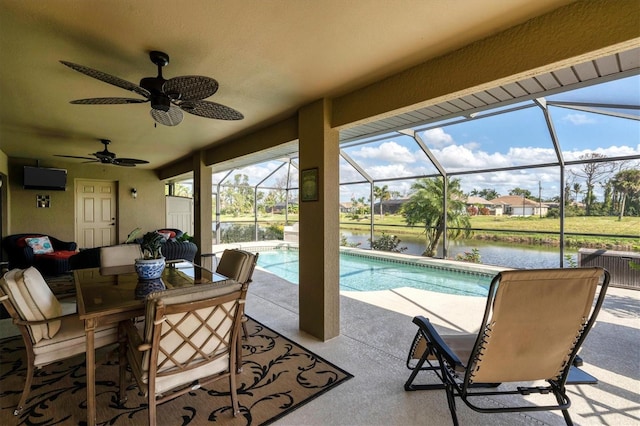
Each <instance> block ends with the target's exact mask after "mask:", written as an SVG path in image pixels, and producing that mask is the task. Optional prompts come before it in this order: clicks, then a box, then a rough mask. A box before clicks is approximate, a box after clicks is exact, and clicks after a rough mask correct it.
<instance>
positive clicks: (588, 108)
mask: <svg viewBox="0 0 640 426" xmlns="http://www.w3.org/2000/svg"><path fill="white" fill-rule="evenodd" d="M548 104H549V105H553V106H556V107H558V108H566V109H572V110H575V111H583V112H590V113H593V114H601V115H608V116H611V117H616V118H625V119H629V120H636V121H640V116H639V115H631V114H624V113H621V112H616V111H608V110H604V109H599V108H615V109H637V110H640V106H637V105H607V104H582V105H580V104H575V103H570V102H548Z"/></svg>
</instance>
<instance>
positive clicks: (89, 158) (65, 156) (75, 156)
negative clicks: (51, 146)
mask: <svg viewBox="0 0 640 426" xmlns="http://www.w3.org/2000/svg"><path fill="white" fill-rule="evenodd" d="M54 157H64V158H77V159H80V160H90V161H100V160H97V159H95V158H91V157H78V156H77V155H54Z"/></svg>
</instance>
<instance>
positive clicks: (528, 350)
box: [473, 268, 602, 383]
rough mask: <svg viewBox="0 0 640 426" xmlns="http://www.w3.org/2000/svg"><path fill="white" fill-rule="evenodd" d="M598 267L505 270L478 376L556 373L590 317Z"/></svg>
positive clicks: (504, 378) (503, 378)
mask: <svg viewBox="0 0 640 426" xmlns="http://www.w3.org/2000/svg"><path fill="white" fill-rule="evenodd" d="M601 274H602V272H601V270H599V269H597V268H584V269H581V268H576V269H553V270H517V271H504V272H502V273H501V276H502V278H501V280H500V285H499V287H498V290H497V293H496V297H495V300H494V304H493V311H492V314H491V318H490V320H489V321H488V324H489V327H488V329H487V330H486V333H485V335H484V343H483V350H482V352H481V355H480V360H479V361H478V362H477V364H476V365H477V367H475V368H474V372H473V380H474V381H475V382H484V383H497V382H516V381H534V380H541V379H553V378H556V377H557V376H558V375H559V374H560V373H561V371H562V369H563V368H564V366H565V365H566V363H567V362H568V361H569V354H570V352H571V349H572V346H573V343H574V342H575V339H576V336H577V335H578V332H579V330H581V329H582V327H583V326H584V322H585V321H586V320H587V318H588V317H589V311H590V310H591V306H592V304H593V299H594V294H595V292H596V289H597V287H598V282H599V280H600V276H601Z"/></svg>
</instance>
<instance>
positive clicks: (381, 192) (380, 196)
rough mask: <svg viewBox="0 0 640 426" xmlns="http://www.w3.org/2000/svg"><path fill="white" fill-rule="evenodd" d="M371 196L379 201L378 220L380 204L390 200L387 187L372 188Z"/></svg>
mask: <svg viewBox="0 0 640 426" xmlns="http://www.w3.org/2000/svg"><path fill="white" fill-rule="evenodd" d="M373 196H374V197H375V199H377V200H380V219H382V202H383V201H387V200H388V199H390V198H391V193H390V192H389V187H388V186H387V185H385V186H383V187H382V188H380V187H379V186H374V187H373Z"/></svg>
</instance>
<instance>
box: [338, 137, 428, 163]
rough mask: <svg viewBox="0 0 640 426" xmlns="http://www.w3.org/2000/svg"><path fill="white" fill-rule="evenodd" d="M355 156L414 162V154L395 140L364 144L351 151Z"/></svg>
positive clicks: (397, 161) (395, 161) (392, 161)
mask: <svg viewBox="0 0 640 426" xmlns="http://www.w3.org/2000/svg"><path fill="white" fill-rule="evenodd" d="M350 155H351V156H352V157H354V158H363V159H368V160H378V161H387V162H390V163H413V162H415V161H416V159H415V156H414V154H413V153H412V152H411V151H409V149H408V148H407V147H405V146H402V145H400V144H398V143H397V142H394V141H389V142H383V143H381V144H380V145H379V146H377V147H374V146H363V147H361V148H360V149H358V150H355V151H353V152H351V153H350Z"/></svg>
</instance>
